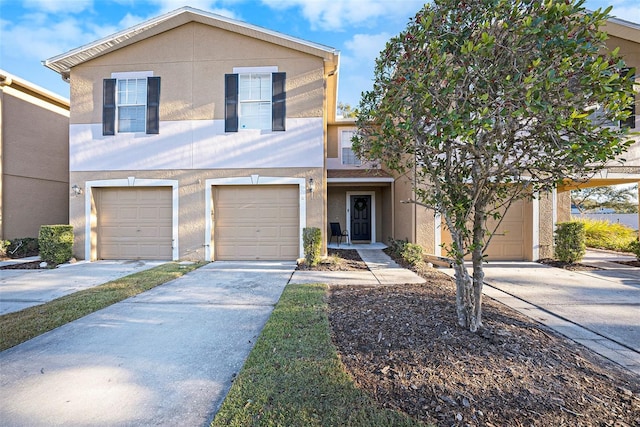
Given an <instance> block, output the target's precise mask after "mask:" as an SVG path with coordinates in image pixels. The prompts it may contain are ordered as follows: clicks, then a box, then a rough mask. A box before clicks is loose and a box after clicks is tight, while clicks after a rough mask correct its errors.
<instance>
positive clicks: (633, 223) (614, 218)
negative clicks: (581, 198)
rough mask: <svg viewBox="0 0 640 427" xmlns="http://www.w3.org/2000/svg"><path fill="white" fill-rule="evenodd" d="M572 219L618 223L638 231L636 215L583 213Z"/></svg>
mask: <svg viewBox="0 0 640 427" xmlns="http://www.w3.org/2000/svg"><path fill="white" fill-rule="evenodd" d="M572 216H573V217H574V218H588V219H595V220H605V221H609V222H612V223H616V222H618V223H620V224H623V225H626V226H627V227H631V228H632V229H634V230H637V229H638V214H637V213H630V214H616V213H608V214H607V213H585V214H575V215H572Z"/></svg>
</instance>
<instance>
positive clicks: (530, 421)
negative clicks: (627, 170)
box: [329, 270, 640, 426]
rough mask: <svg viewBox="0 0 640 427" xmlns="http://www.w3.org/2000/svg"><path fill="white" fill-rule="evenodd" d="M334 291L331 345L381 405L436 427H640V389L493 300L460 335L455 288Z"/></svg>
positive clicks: (442, 282)
mask: <svg viewBox="0 0 640 427" xmlns="http://www.w3.org/2000/svg"><path fill="white" fill-rule="evenodd" d="M422 275H423V277H425V279H426V280H427V284H426V285H399V286H390V287H362V286H358V287H355V286H353V287H334V288H332V289H331V294H330V299H329V310H330V321H331V327H332V332H333V340H334V342H335V345H336V346H337V348H338V351H339V354H340V358H341V359H342V361H343V363H344V364H345V366H346V368H347V370H348V372H349V373H350V374H351V376H352V377H353V378H354V381H355V382H356V384H357V385H358V386H359V387H360V388H362V389H364V390H366V391H367V392H368V393H369V394H370V395H371V396H372V397H373V398H374V399H375V400H376V401H377V402H378V403H379V404H380V405H382V406H384V407H388V408H393V409H397V410H401V411H404V412H406V413H408V414H410V415H411V416H413V417H415V418H416V419H419V420H421V421H424V422H427V423H432V424H435V425H437V426H551V425H554V426H560V425H571V426H596V425H602V426H614V425H615V426H638V425H640V395H639V393H640V380H639V379H638V378H637V377H635V376H633V375H632V374H631V373H629V372H628V371H626V370H624V369H622V368H620V367H618V366H617V365H615V364H613V363H610V362H608V361H607V360H606V359H603V358H601V357H599V356H597V355H596V354H594V353H592V352H590V351H589V350H587V349H585V348H583V347H581V346H579V345H577V344H575V343H574V342H572V341H569V340H567V339H565V338H563V337H561V336H559V335H556V334H555V333H554V332H552V331H550V330H549V329H547V328H546V327H544V326H541V325H539V324H537V323H535V322H533V321H532V320H530V319H528V318H526V317H524V316H522V315H520V314H519V313H517V312H515V311H513V310H511V309H510V308H508V307H506V306H504V305H502V304H499V303H497V302H495V301H493V300H491V299H489V298H484V325H485V328H484V329H483V330H482V331H481V332H480V333H471V332H469V331H467V330H464V329H462V328H460V327H458V326H457V324H456V320H455V319H456V315H455V285H454V283H453V281H452V280H451V279H450V278H449V277H448V276H446V275H444V274H443V273H441V272H438V271H436V270H430V271H429V272H427V273H424V272H423V273H422Z"/></svg>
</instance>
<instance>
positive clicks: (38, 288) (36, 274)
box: [0, 260, 164, 315]
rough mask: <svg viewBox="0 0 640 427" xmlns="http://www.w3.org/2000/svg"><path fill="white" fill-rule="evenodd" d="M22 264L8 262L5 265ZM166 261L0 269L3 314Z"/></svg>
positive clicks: (95, 262)
mask: <svg viewBox="0 0 640 427" xmlns="http://www.w3.org/2000/svg"><path fill="white" fill-rule="evenodd" d="M19 262H23V261H22V260H20V261H5V262H3V265H7V264H15V263H19ZM161 264H164V261H142V260H136V261H94V262H78V263H75V264H64V265H61V266H59V267H58V268H54V269H51V270H47V269H40V270H0V315H2V314H7V313H13V312H14V311H20V310H23V309H25V308H27V307H32V306H35V305H40V304H43V303H45V302H47V301H51V300H54V299H56V298H60V297H62V296H64V295H68V294H72V293H74V292H78V291H80V290H83V289H87V288H91V287H94V286H98V285H101V284H103V283H106V282H110V281H112V280H115V279H118V278H120V277H124V276H128V275H129V274H133V273H137V272H138V271H143V270H147V269H149V268H153V267H156V266H158V265H161Z"/></svg>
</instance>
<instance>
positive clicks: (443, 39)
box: [354, 0, 632, 331]
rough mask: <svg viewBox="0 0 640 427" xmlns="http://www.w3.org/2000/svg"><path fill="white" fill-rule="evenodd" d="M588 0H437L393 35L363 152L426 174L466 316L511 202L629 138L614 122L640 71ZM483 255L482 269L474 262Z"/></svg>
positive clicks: (361, 118)
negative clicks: (612, 43)
mask: <svg viewBox="0 0 640 427" xmlns="http://www.w3.org/2000/svg"><path fill="white" fill-rule="evenodd" d="M582 5H583V1H577V2H575V0H573V1H572V0H567V1H564V0H563V1H557V0H548V1H538V0H468V1H460V0H434V3H433V4H427V5H425V6H424V7H423V9H422V10H420V11H419V12H418V13H417V14H416V15H415V17H414V18H412V19H411V20H410V21H409V23H408V25H407V28H406V29H405V30H404V31H403V32H401V33H400V34H399V35H398V36H396V37H393V38H392V39H391V40H390V41H389V42H388V43H387V45H386V47H385V49H384V50H383V51H382V52H381V53H380V56H379V57H378V59H377V61H376V67H375V78H374V85H373V89H372V90H371V91H369V92H366V93H364V94H363V98H362V100H361V101H360V106H359V113H358V118H357V124H358V127H359V131H358V136H357V137H356V139H357V141H356V142H355V147H354V148H355V149H356V150H357V151H358V153H359V155H360V157H361V158H363V159H370V160H374V159H380V160H382V161H383V162H384V163H385V164H386V166H387V167H388V168H390V169H393V170H396V171H398V172H399V173H410V174H411V176H413V177H414V178H415V185H414V191H415V197H416V200H415V202H416V203H420V204H422V205H425V206H428V207H430V208H432V209H434V210H435V211H436V212H439V213H440V214H441V215H442V217H443V218H444V220H445V222H446V225H447V227H448V229H449V231H450V232H451V236H452V240H453V243H452V245H451V247H450V248H448V253H449V256H450V257H452V258H453V259H454V262H455V264H454V268H455V275H456V288H457V292H456V306H457V320H458V323H459V325H460V326H462V327H465V328H468V329H469V330H471V331H476V330H477V329H478V328H480V327H481V326H482V317H481V314H482V285H483V280H484V271H483V257H484V253H485V251H486V249H487V247H488V245H489V243H490V240H491V237H492V231H495V230H488V229H487V220H488V219H500V218H501V217H502V216H503V215H504V212H505V210H506V209H508V207H509V206H510V205H511V204H512V202H513V201H515V200H518V199H520V198H524V197H532V195H533V194H535V193H536V192H539V191H546V190H550V189H551V188H553V186H554V185H555V184H556V183H557V182H558V181H559V180H560V179H562V178H577V177H585V176H586V175H589V174H590V173H592V172H594V171H595V170H597V169H599V168H601V167H603V165H604V163H605V162H606V161H607V160H610V159H613V158H615V157H616V156H618V155H620V154H621V153H623V152H624V151H625V150H626V149H627V148H628V146H629V145H630V142H627V141H624V138H623V132H622V131H621V130H619V129H616V128H611V127H605V126H598V123H596V122H594V121H592V120H590V118H589V115H590V114H591V112H592V110H593V109H596V108H598V109H599V111H600V112H601V113H600V115H601V116H602V117H603V119H607V120H614V121H617V120H621V119H624V118H626V117H627V116H628V113H626V112H625V111H624V109H625V107H627V106H628V105H629V104H630V101H631V94H632V84H631V81H630V80H628V79H627V78H625V77H623V76H622V75H621V73H622V72H623V68H624V66H625V64H624V62H623V61H622V59H621V58H620V57H619V56H618V53H617V51H614V52H609V53H603V52H604V47H605V45H604V41H605V39H606V34H604V33H603V32H602V31H600V30H599V27H600V26H601V25H602V24H603V23H604V21H605V19H606V18H607V17H608V15H607V14H608V12H609V11H610V9H607V10H605V11H601V10H597V11H595V12H587V11H586V9H585V8H584V7H583V6H582ZM469 254H470V255H471V258H472V262H473V272H472V275H471V274H470V273H469V272H468V270H467V269H466V268H465V267H464V263H463V259H464V257H465V256H467V255H469Z"/></svg>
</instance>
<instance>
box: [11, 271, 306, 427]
mask: <svg viewBox="0 0 640 427" xmlns="http://www.w3.org/2000/svg"><path fill="white" fill-rule="evenodd" d="M294 269H295V264H294V263H277V262H243V263H233V262H215V263H211V264H208V265H206V266H204V267H202V268H200V269H198V270H195V271H193V272H191V273H189V274H187V275H185V276H183V277H181V278H179V279H176V280H174V281H171V282H168V283H166V284H164V285H162V286H159V287H157V288H154V289H152V290H150V291H148V292H145V293H143V294H140V295H138V296H137V297H134V298H130V299H128V300H125V301H123V302H121V303H118V304H115V305H112V306H111V307H108V308H106V309H104V310H100V311H98V312H96V313H93V314H91V315H89V316H86V317H84V318H82V319H79V320H77V321H75V322H71V323H69V324H67V325H65V326H62V327H60V328H58V329H56V330H54V331H51V332H49V333H46V334H44V335H42V336H40V337H37V338H34V339H32V340H30V341H28V342H25V343H23V344H21V345H19V346H16V347H14V348H11V349H9V350H6V351H4V352H2V353H0V366H1V372H0V424H2V425H11V426H45V425H46V426H51V425H65V426H109V425H112V426H115V425H117V426H142V425H185V426H204V425H208V423H209V422H210V420H211V418H212V416H213V414H214V413H215V411H216V410H217V408H218V406H219V405H220V404H221V403H222V399H223V397H224V396H225V394H226V392H227V391H228V389H229V387H230V385H231V381H232V379H233V376H234V375H235V374H236V373H237V372H238V370H239V369H240V368H241V367H242V365H243V363H244V360H245V359H246V357H247V355H248V354H249V352H250V350H251V348H252V347H253V344H254V342H255V339H256V338H257V336H258V335H259V333H260V331H261V330H262V327H263V326H264V324H265V322H266V321H267V319H268V317H269V315H270V314H271V311H272V310H273V307H274V305H275V304H276V302H277V301H278V299H279V297H280V294H281V293H282V290H283V289H284V287H285V285H286V284H287V282H288V280H289V278H290V277H291V274H292V272H293V270H294Z"/></svg>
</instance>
